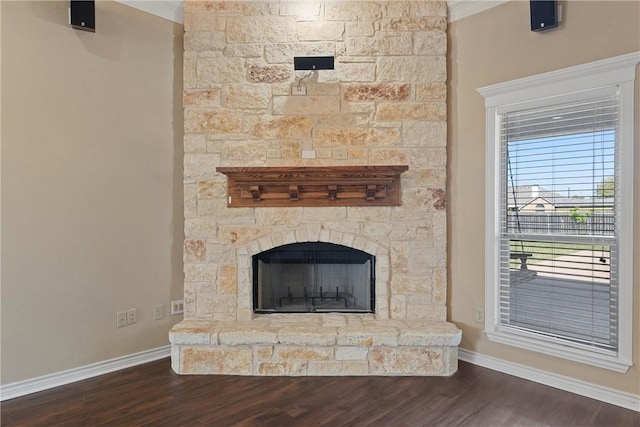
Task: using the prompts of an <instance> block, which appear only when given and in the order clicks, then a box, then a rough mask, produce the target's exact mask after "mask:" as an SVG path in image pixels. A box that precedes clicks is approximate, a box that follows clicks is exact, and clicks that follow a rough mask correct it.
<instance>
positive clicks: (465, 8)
mask: <svg viewBox="0 0 640 427" xmlns="http://www.w3.org/2000/svg"><path fill="white" fill-rule="evenodd" d="M507 1H508V0H447V6H449V22H454V21H458V20H460V19H462V18H466V17H468V16H471V15H475V14H476V13H480V12H484V11H485V10H487V9H491V8H492V7H496V6H499V5H501V4H502V3H505V2H507Z"/></svg>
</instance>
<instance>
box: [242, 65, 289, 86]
mask: <svg viewBox="0 0 640 427" xmlns="http://www.w3.org/2000/svg"><path fill="white" fill-rule="evenodd" d="M292 75H293V73H292V71H291V66H289V65H255V64H252V65H249V67H248V69H247V80H249V81H250V82H255V83H276V82H287V81H289V80H290V79H291V76H292Z"/></svg>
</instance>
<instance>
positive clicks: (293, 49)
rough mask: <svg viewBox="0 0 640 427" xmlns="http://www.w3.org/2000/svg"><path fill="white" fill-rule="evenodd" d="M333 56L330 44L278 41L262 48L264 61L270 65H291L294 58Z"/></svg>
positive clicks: (332, 45)
mask: <svg viewBox="0 0 640 427" xmlns="http://www.w3.org/2000/svg"><path fill="white" fill-rule="evenodd" d="M335 54H336V47H335V43H331V42H309V43H282V41H279V42H276V43H273V44H267V45H266V46H265V47H264V59H265V61H267V62H268V63H270V64H291V61H292V58H293V57H294V56H335ZM289 66H290V65H289ZM324 72H325V71H323V73H324Z"/></svg>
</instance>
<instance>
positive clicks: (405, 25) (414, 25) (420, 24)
mask: <svg viewBox="0 0 640 427" xmlns="http://www.w3.org/2000/svg"><path fill="white" fill-rule="evenodd" d="M380 28H381V29H382V30H384V31H428V30H440V31H446V30H447V18H446V16H423V17H414V16H411V17H401V18H384V19H382V20H381V21H380Z"/></svg>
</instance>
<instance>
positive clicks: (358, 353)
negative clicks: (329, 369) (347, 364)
mask: <svg viewBox="0 0 640 427" xmlns="http://www.w3.org/2000/svg"><path fill="white" fill-rule="evenodd" d="M368 354H369V347H336V360H367V355H368Z"/></svg>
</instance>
